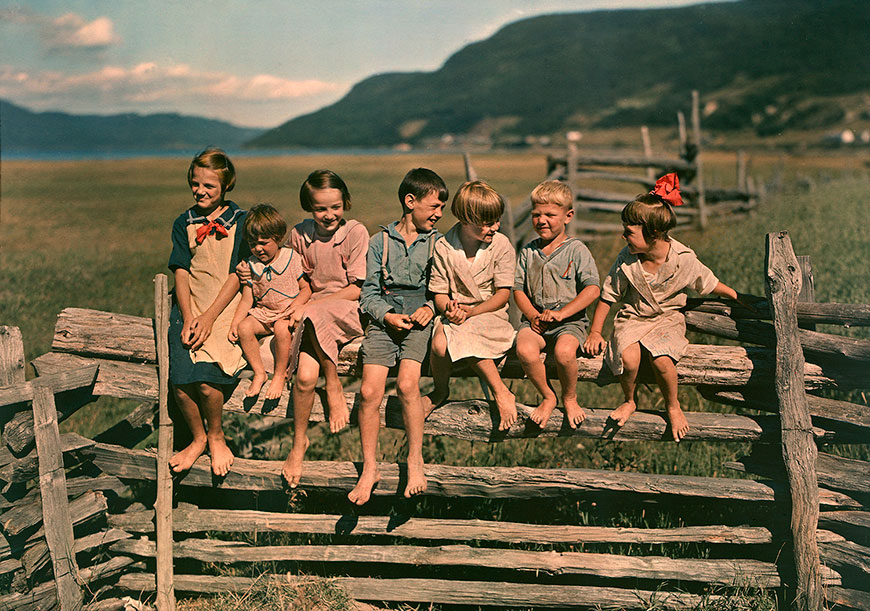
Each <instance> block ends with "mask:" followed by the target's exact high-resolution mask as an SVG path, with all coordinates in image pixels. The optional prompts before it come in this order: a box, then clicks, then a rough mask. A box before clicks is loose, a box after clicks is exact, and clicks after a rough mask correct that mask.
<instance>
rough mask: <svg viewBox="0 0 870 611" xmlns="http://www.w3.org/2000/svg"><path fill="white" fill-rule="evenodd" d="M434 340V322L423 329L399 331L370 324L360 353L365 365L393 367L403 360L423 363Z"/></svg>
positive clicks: (374, 323) (373, 323)
mask: <svg viewBox="0 0 870 611" xmlns="http://www.w3.org/2000/svg"><path fill="white" fill-rule="evenodd" d="M431 338H432V321H430V322H429V324H428V325H426V326H425V327H423V328H422V329H410V330H408V331H397V330H395V329H386V328H384V327H382V326H380V325H379V324H378V323H376V322H369V324H368V326H367V327H366V336H365V337H364V338H363V341H362V346H361V347H360V352H361V353H362V359H363V361H362V362H363V365H383V366H384V367H392V366H393V365H395V364H396V363H397V362H398V361H401V360H402V359H409V360H411V361H417V362H418V363H422V362H423V361H424V360H425V358H426V354H427V353H428V352H429V340H430V339H431Z"/></svg>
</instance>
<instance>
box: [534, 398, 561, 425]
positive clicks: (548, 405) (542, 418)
mask: <svg viewBox="0 0 870 611" xmlns="http://www.w3.org/2000/svg"><path fill="white" fill-rule="evenodd" d="M554 409H556V395H552V396H550V397H544V400H543V401H541V402H540V403H539V404H538V407H536V408H535V409H534V411H533V412H532V413H531V414H529V418H530V419H531V420H532V422H534V423H535V424H537V425H538V426H539V427H540V428H544V426H545V425H546V424H547V421H548V420H549V419H550V415H551V414H552V413H553V410H554Z"/></svg>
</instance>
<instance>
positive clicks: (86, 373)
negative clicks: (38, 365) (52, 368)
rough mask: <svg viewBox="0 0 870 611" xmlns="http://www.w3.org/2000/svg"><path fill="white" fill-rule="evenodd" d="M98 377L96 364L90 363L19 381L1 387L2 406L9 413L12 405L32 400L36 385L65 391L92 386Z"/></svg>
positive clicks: (0, 402)
mask: <svg viewBox="0 0 870 611" xmlns="http://www.w3.org/2000/svg"><path fill="white" fill-rule="evenodd" d="M96 377H97V366H96V364H95V363H88V364H85V365H82V366H81V367H77V368H74V369H67V370H66V371H59V372H57V373H51V374H48V375H46V376H44V377H43V378H41V379H39V380H31V381H29V382H18V383H16V384H15V385H14V386H6V387H4V388H0V407H5V408H6V410H4V411H6V412H7V413H8V411H9V409H10V408H11V407H13V406H16V405H17V404H23V403H24V402H26V401H32V400H33V395H34V388H35V386H36V385H40V386H45V387H47V388H51V389H52V390H54V392H63V391H65V390H73V389H75V388H82V387H84V386H90V385H91V384H93V383H94V380H95V379H96ZM25 407H26V405H21V406H20V407H19V409H24V408H25Z"/></svg>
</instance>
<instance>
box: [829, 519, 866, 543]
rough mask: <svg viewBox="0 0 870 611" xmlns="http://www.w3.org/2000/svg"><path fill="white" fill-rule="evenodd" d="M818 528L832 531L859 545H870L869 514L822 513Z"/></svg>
mask: <svg viewBox="0 0 870 611" xmlns="http://www.w3.org/2000/svg"><path fill="white" fill-rule="evenodd" d="M819 527H822V528H827V529H828V530H832V531H834V532H836V533H838V534H840V535H842V536H844V537H845V538H846V539H848V540H850V541H853V542H855V543H858V544H859V545H870V512H867V511H823V512H821V513H819Z"/></svg>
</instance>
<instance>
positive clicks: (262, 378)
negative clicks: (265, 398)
mask: <svg viewBox="0 0 870 611" xmlns="http://www.w3.org/2000/svg"><path fill="white" fill-rule="evenodd" d="M268 379H269V376H267V375H266V372H265V371H260V372H254V377H253V378H251V385H250V386H248V390H246V391H245V396H246V397H258V396H259V395H260V390H262V388H263V384H265V383H266V380H268Z"/></svg>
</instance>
